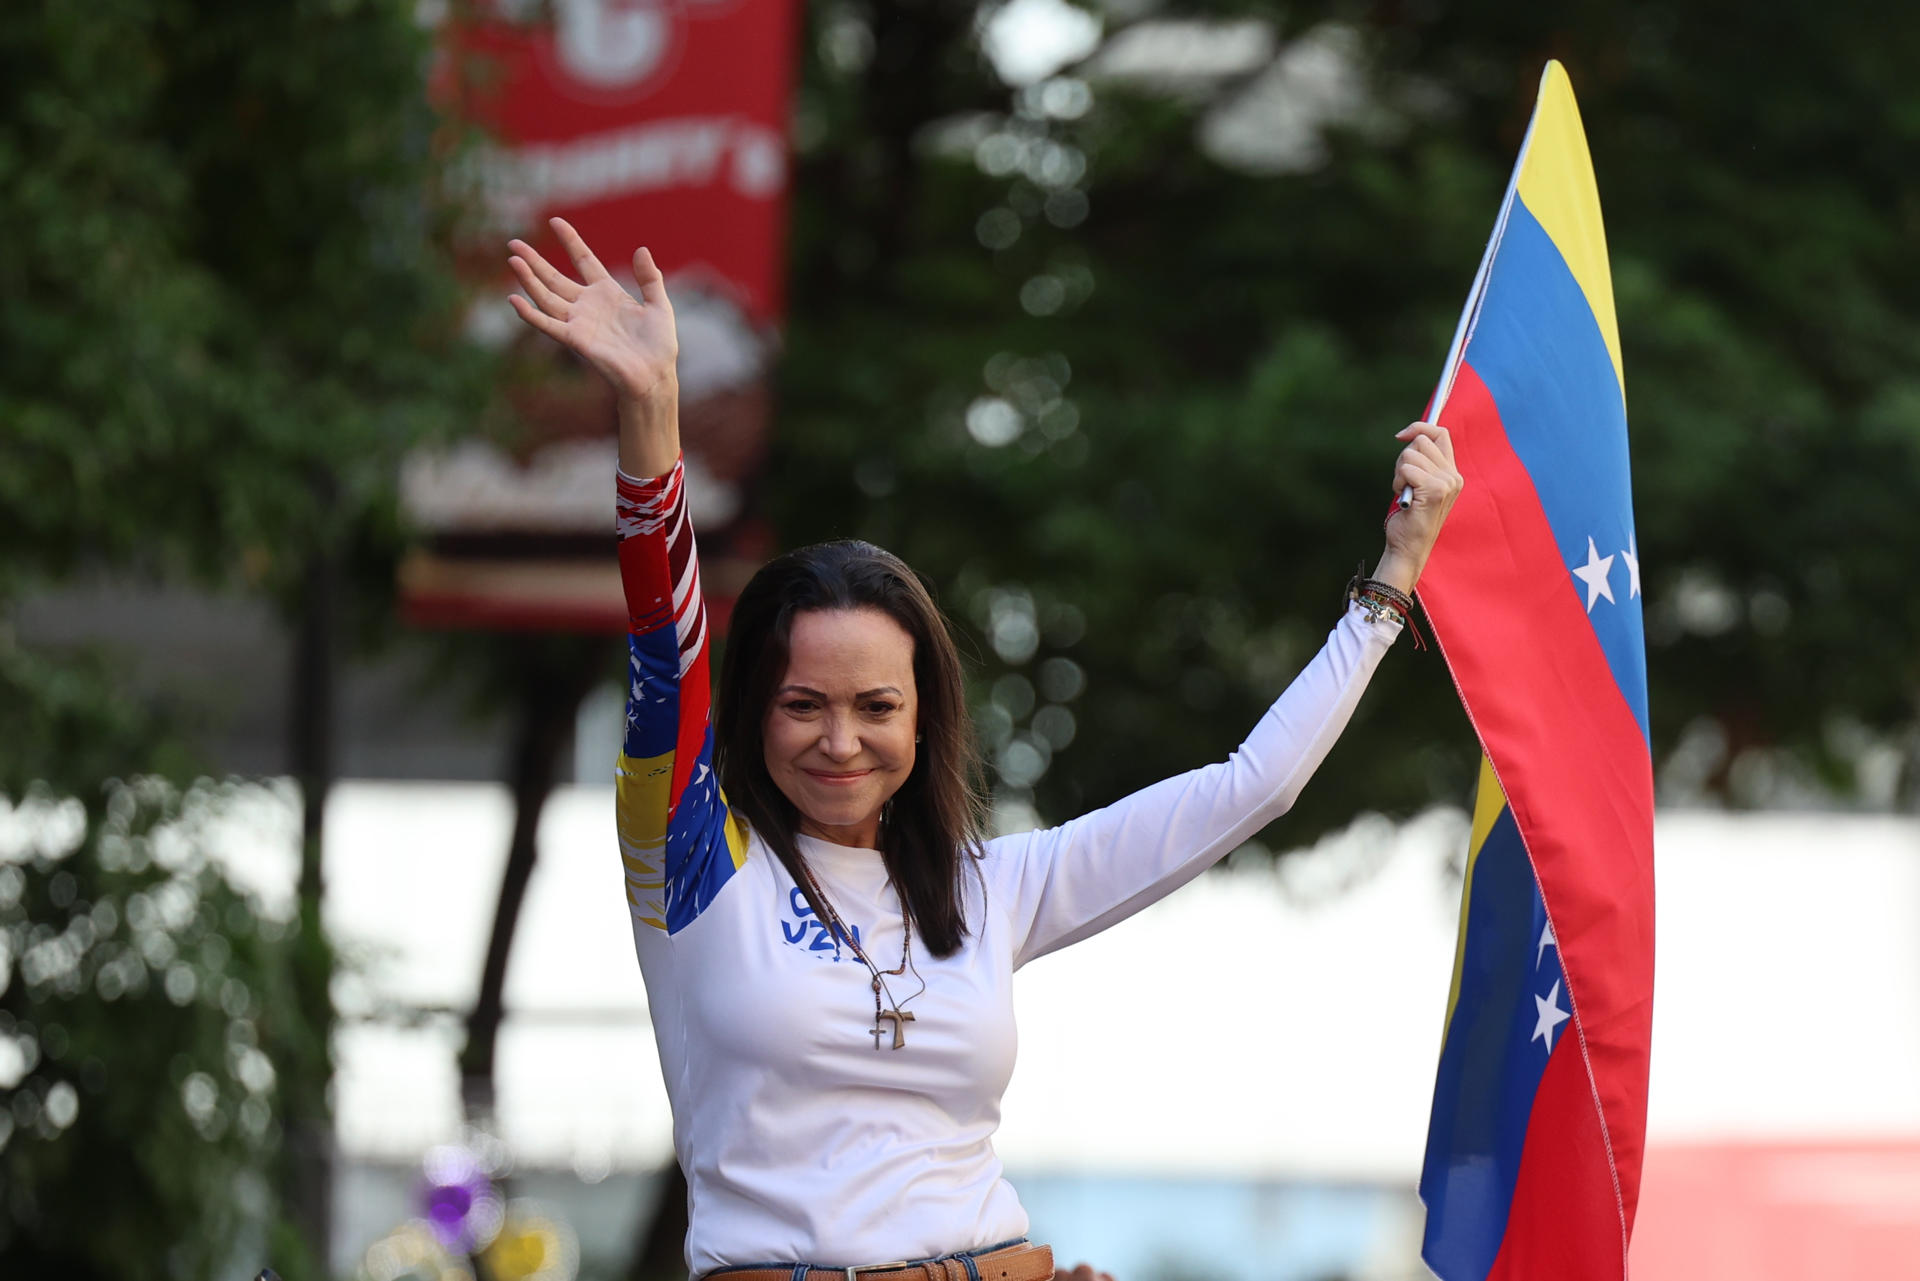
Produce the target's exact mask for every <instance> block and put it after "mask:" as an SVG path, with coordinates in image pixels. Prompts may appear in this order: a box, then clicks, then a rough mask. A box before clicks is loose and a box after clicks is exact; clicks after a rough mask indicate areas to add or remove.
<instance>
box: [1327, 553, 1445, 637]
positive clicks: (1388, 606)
mask: <svg viewBox="0 0 1920 1281" xmlns="http://www.w3.org/2000/svg"><path fill="white" fill-rule="evenodd" d="M1366 574H1367V571H1366V566H1365V565H1361V566H1360V567H1359V568H1358V569H1356V570H1355V571H1354V575H1353V577H1352V578H1350V579H1348V580H1347V594H1346V598H1347V600H1348V601H1350V602H1353V603H1357V604H1358V605H1359V606H1360V608H1361V609H1363V610H1365V611H1366V615H1367V621H1368V622H1370V623H1377V622H1379V621H1380V620H1381V619H1383V618H1387V617H1389V616H1392V617H1395V618H1398V619H1399V620H1400V622H1401V623H1402V624H1404V625H1405V626H1406V629H1407V630H1408V631H1410V632H1412V633H1413V647H1414V648H1415V649H1425V648H1426V647H1427V642H1426V638H1425V637H1423V636H1421V634H1420V629H1419V628H1418V627H1417V626H1415V625H1414V621H1413V597H1411V596H1409V595H1407V594H1406V593H1405V592H1403V591H1401V590H1400V589H1399V588H1397V587H1395V586H1393V584H1391V583H1383V582H1381V581H1380V580H1379V579H1377V578H1368V577H1367V576H1366Z"/></svg>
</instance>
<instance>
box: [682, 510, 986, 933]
mask: <svg viewBox="0 0 1920 1281" xmlns="http://www.w3.org/2000/svg"><path fill="white" fill-rule="evenodd" d="M823 609H875V610H879V611H880V612H881V613H883V614H885V615H886V616H887V617H889V618H891V619H893V621H894V622H896V623H898V624H900V626H901V627H902V628H903V629H904V630H905V631H906V633H907V635H909V636H911V637H912V638H913V683H914V687H915V693H916V695H917V697H918V700H919V719H918V724H917V729H918V732H919V734H920V736H921V739H922V741H921V744H920V750H919V752H918V753H917V755H916V758H915V761H914V766H913V772H912V773H910V774H909V775H908V776H907V780H906V781H905V782H904V783H902V784H901V785H900V790H899V791H898V792H896V793H894V796H893V799H892V800H891V801H890V802H889V803H888V812H887V817H886V821H885V823H884V825H883V826H882V828H881V836H880V846H881V848H880V855H881V857H882V858H883V859H884V860H885V861H886V865H887V874H888V875H889V876H891V877H892V878H893V885H894V889H895V891H896V892H897V893H898V894H899V895H900V901H901V902H902V903H903V904H904V905H905V907H906V910H907V913H908V915H910V916H911V917H912V918H913V924H914V927H915V929H916V930H917V931H918V933H919V935H920V938H921V939H922V941H923V942H925V944H926V946H927V949H928V950H929V951H931V952H932V953H933V954H934V955H935V956H951V955H952V954H953V953H954V952H956V951H958V950H959V948H960V941H961V940H962V939H963V938H965V937H966V934H967V923H966V917H965V913H964V912H963V910H962V900H963V894H964V885H963V878H964V877H965V875H966V872H967V869H968V867H969V865H970V862H971V858H972V857H977V856H978V855H979V853H980V834H981V828H982V826H983V820H984V817H985V802H984V800H983V794H982V791H981V787H980V774H981V770H980V757H979V752H978V750H977V749H976V747H975V745H974V737H973V725H972V722H971V720H970V719H969V717H968V715H967V698H966V683H965V679H964V677H963V676H962V673H961V669H960V654H959V651H958V650H956V649H955V648H954V643H953V635H952V633H951V632H950V631H949V630H948V629H947V620H946V619H945V618H944V617H943V616H942V615H941V613H940V609H939V607H938V606H937V605H935V604H934V603H933V597H932V595H931V594H929V593H928V591H927V589H926V585H925V584H923V583H922V582H921V581H920V579H919V577H918V576H917V575H916V574H915V573H914V572H913V571H912V570H911V569H909V568H907V564H906V562H905V561H903V560H901V559H900V558H899V557H898V556H895V555H894V554H893V553H892V552H888V551H884V550H882V549H881V548H878V547H875V546H874V545H873V544H872V543H864V542H859V541H857V540H853V539H847V540H842V541H839V542H832V543H815V544H814V545H812V546H811V547H802V548H799V549H798V550H796V551H791V552H788V553H787V554H786V555H784V556H781V557H778V558H777V559H775V560H772V561H770V562H768V563H767V564H766V565H764V566H762V567H761V569H760V572H759V573H757V574H755V575H754V576H753V578H752V580H751V581H750V582H748V583H747V586H746V589H745V590H744V591H742V592H741V593H740V599H739V600H738V601H736V602H735V603H734V607H733V617H732V620H731V621H730V622H729V624H728V627H727V647H726V654H725V657H724V658H723V659H722V660H721V665H720V685H719V690H718V694H717V697H716V699H715V701H714V724H713V748H714V764H715V769H716V771H717V772H718V773H719V775H720V786H721V787H722V788H724V789H725V790H726V794H727V803H728V805H730V806H731V807H732V809H733V810H734V812H735V813H737V814H739V815H740V816H741V817H742V818H744V819H746V821H747V823H748V825H749V826H751V827H752V828H753V830H754V831H756V832H758V833H759V834H760V839H761V840H763V841H765V842H766V843H767V846H768V848H769V849H771V850H772V851H773V852H774V854H775V855H776V856H778V857H779V859H780V862H781V863H782V864H784V865H785V866H786V869H787V873H788V874H789V875H790V876H792V877H793V880H794V884H795V885H797V886H799V887H800V890H801V892H802V893H803V894H805V895H806V898H807V901H808V902H809V903H811V904H812V906H813V910H814V911H815V912H816V913H817V914H818V915H819V917H820V919H821V920H822V921H826V920H828V919H829V918H828V916H827V912H826V905H825V904H822V903H818V902H815V901H814V894H813V891H812V889H811V887H810V886H809V885H808V883H807V878H806V877H805V876H803V875H802V874H801V864H802V856H801V854H800V847H799V842H798V841H797V840H795V836H796V834H797V832H798V830H799V819H800V816H799V814H798V812H797V811H796V810H795V808H794V804H793V802H792V801H790V800H788V799H787V797H786V794H785V793H784V792H782V791H781V790H780V788H779V786H778V785H777V784H776V783H775V782H774V781H773V776H772V775H771V774H769V773H768V772H767V760H766V746H765V743H764V739H763V732H764V728H765V724H766V714H767V708H768V706H769V705H770V704H771V702H772V699H773V692H774V690H775V689H777V688H778V687H779V683H780V680H781V678H782V677H783V676H785V675H786V671H787V657H788V646H789V644H790V642H791V637H792V634H793V619H794V616H795V615H797V614H803V613H808V612H810V611H813V610H823Z"/></svg>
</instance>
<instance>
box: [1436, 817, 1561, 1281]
mask: <svg viewBox="0 0 1920 1281" xmlns="http://www.w3.org/2000/svg"><path fill="white" fill-rule="evenodd" d="M1471 878H1472V879H1471V882H1470V885H1469V891H1470V893H1469V897H1468V899H1467V904H1466V915H1467V928H1466V933H1465V936H1464V941H1463V943H1462V953H1463V955H1462V958H1461V968H1460V994H1459V999H1458V1001H1457V1002H1456V1003H1455V1005H1454V1012H1453V1019H1452V1022H1451V1023H1450V1024H1449V1025H1448V1027H1447V1032H1446V1039H1445V1042H1444V1044H1443V1045H1442V1047H1441V1051H1440V1069H1439V1072H1438V1074H1437V1076H1436V1079H1435V1081H1434V1088H1433V1117H1432V1120H1431V1122H1430V1123H1429V1126H1428V1130H1427V1156H1426V1165H1425V1167H1424V1169H1423V1170H1422V1172H1421V1175H1420V1199H1421V1200H1422V1201H1423V1202H1425V1203H1426V1206H1427V1234H1426V1240H1425V1242H1424V1245H1423V1247H1422V1250H1421V1254H1422V1257H1424V1258H1425V1259H1426V1261H1427V1264H1428V1266H1429V1267H1431V1268H1432V1269H1433V1270H1434V1272H1435V1273H1436V1274H1438V1275H1439V1276H1441V1277H1443V1278H1445V1279H1446V1281H1468V1279H1469V1278H1471V1279H1473V1281H1479V1279H1480V1278H1484V1277H1485V1276H1486V1275H1487V1271H1488V1269H1490V1268H1491V1267H1492V1266H1493V1261H1494V1257H1495V1256H1496V1255H1498V1254H1499V1252H1500V1242H1501V1240H1502V1239H1503V1238H1504V1237H1505V1235H1506V1230H1507V1212H1508V1209H1509V1207H1510V1206H1511V1205H1512V1203H1513V1188H1514V1183H1515V1181H1516V1180H1517V1179H1518V1178H1519V1174H1520V1153H1521V1150H1522V1148H1523V1147H1524V1145H1525V1143H1526V1137H1527V1119H1528V1116H1529V1115H1530V1114H1531V1112H1532V1109H1533V1098H1534V1094H1535V1093H1536V1092H1537V1091H1538V1089H1539V1087H1540V1077H1541V1075H1542V1074H1543V1073H1545V1071H1546V1068H1547V1055H1548V1052H1549V1044H1548V1042H1547V1041H1546V1039H1545V1038H1544V1037H1540V1036H1538V1035H1537V1033H1538V1032H1539V1026H1540V1022H1541V1019H1540V1008H1541V1007H1540V1005H1539V1003H1538V1001H1537V1000H1536V999H1535V998H1539V999H1541V1000H1544V999H1546V998H1548V997H1549V996H1551V997H1553V998H1554V1003H1555V1007H1556V1008H1558V1009H1559V1010H1562V1011H1564V1010H1567V1009H1569V1008H1570V1006H1569V1003H1568V1000H1567V990H1566V984H1565V981H1564V978H1563V975H1562V972H1561V969H1560V951H1559V949H1558V948H1556V947H1555V946H1554V945H1553V944H1552V943H1551V942H1549V943H1547V944H1546V945H1545V946H1544V947H1542V946H1541V938H1542V935H1543V934H1544V933H1545V932H1546V925H1547V913H1546V908H1545V906H1544V905H1543V904H1542V903H1541V900H1540V891H1539V888H1538V886H1537V885H1536V883H1535V881H1534V877H1533V865H1532V863H1531V862H1529V861H1528V859H1527V850H1526V846H1525V845H1524V844H1522V842H1521V840H1520V829H1519V828H1518V827H1517V826H1515V824H1514V821H1513V811H1512V810H1510V809H1503V810H1501V812H1500V817H1499V818H1497V819H1495V820H1494V823H1493V827H1492V829H1491V830H1490V831H1489V832H1488V833H1487V838H1486V840H1485V841H1484V842H1483V843H1482V844H1481V846H1480V851H1479V854H1478V855H1477V857H1476V858H1475V859H1474V863H1473V869H1472V872H1471ZM1556 988H1557V989H1558V991H1557V992H1556V991H1555V989H1556ZM1572 1031H1573V1026H1572V1024H1571V1022H1560V1023H1558V1024H1557V1026H1555V1027H1554V1028H1553V1029H1552V1032H1551V1046H1553V1047H1558V1045H1559V1044H1560V1038H1561V1036H1562V1035H1563V1034H1565V1035H1570V1034H1571V1033H1572Z"/></svg>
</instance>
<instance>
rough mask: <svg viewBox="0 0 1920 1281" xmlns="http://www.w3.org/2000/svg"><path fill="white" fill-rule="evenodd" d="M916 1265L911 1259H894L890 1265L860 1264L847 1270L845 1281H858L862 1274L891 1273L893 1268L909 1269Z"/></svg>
mask: <svg viewBox="0 0 1920 1281" xmlns="http://www.w3.org/2000/svg"><path fill="white" fill-rule="evenodd" d="M917 1266H918V1265H917V1264H915V1263H914V1262H913V1260H911V1259H895V1260H894V1261H893V1262H892V1263H862V1264H860V1265H859V1266H858V1267H852V1268H848V1269H847V1281H860V1274H861V1273H862V1272H891V1271H893V1270H894V1269H895V1268H911V1267H917Z"/></svg>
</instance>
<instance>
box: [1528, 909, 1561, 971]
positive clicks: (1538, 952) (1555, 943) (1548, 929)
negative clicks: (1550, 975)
mask: <svg viewBox="0 0 1920 1281" xmlns="http://www.w3.org/2000/svg"><path fill="white" fill-rule="evenodd" d="M1549 947H1551V948H1554V949H1555V950H1558V949H1559V947H1560V942H1559V940H1558V939H1556V938H1554V937H1553V922H1552V921H1548V922H1547V924H1546V926H1545V928H1543V929H1542V930H1541V931H1540V946H1539V947H1537V948H1535V949H1534V952H1533V968H1534V969H1536V970H1537V969H1539V968H1540V962H1541V961H1543V960H1545V959H1546V956H1547V949H1548V948H1549Z"/></svg>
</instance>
